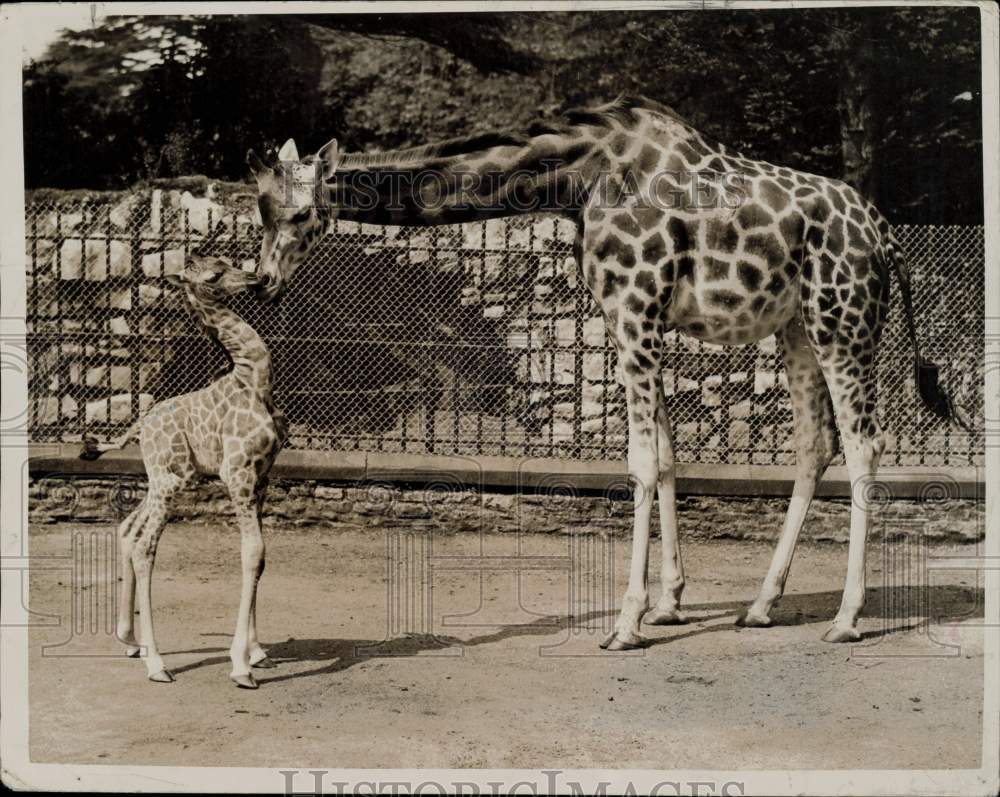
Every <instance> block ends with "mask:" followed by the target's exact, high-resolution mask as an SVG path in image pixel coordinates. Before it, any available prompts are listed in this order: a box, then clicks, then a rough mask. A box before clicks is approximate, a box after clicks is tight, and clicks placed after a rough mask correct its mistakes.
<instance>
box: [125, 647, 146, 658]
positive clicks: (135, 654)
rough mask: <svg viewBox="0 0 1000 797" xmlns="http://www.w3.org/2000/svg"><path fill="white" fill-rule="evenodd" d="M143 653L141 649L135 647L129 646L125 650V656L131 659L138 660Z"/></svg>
mask: <svg viewBox="0 0 1000 797" xmlns="http://www.w3.org/2000/svg"><path fill="white" fill-rule="evenodd" d="M141 652H142V649H141V648H139V647H136V646H135V645H129V646H128V647H127V648H125V655H126V656H128V657H129V658H130V659H137V658H139V654H140V653H141Z"/></svg>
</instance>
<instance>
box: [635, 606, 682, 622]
mask: <svg viewBox="0 0 1000 797" xmlns="http://www.w3.org/2000/svg"><path fill="white" fill-rule="evenodd" d="M642 621H643V622H644V623H645V624H646V625H685V624H686V623H687V621H688V619H687V615H685V614H684V612H682V611H681V610H680V609H651V610H650V611H648V612H647V613H646V616H645V617H643V618H642Z"/></svg>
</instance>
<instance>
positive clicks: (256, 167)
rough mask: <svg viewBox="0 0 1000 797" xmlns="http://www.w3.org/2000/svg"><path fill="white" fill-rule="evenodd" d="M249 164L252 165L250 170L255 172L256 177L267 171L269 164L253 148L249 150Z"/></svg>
mask: <svg viewBox="0 0 1000 797" xmlns="http://www.w3.org/2000/svg"><path fill="white" fill-rule="evenodd" d="M247 166H249V167H250V171H251V172H253V175H254V177H256V176H258V175H260V174H263V173H264V172H266V171H267V166H266V165H265V163H264V161H262V160H261V159H260V158H259V157H258V156H257V153H256V152H254V151H253V150H252V149H248V150H247Z"/></svg>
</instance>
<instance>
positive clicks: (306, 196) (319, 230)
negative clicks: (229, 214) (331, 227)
mask: <svg viewBox="0 0 1000 797" xmlns="http://www.w3.org/2000/svg"><path fill="white" fill-rule="evenodd" d="M338 153H339V150H338V148H337V140H336V139H333V140H332V141H330V142H328V143H327V144H326V145H324V146H323V147H322V148H321V149H320V151H319V152H318V153H317V154H316V155H310V156H308V157H306V158H303V159H301V160H300V159H299V152H298V148H297V147H296V146H295V142H294V141H293V140H292V139H288V141H286V142H285V145H284V146H283V147H282V148H281V150H280V151H279V152H278V162H277V163H276V164H275V165H274V166H273V167H271V166H267V165H265V164H264V162H263V161H262V160H261V159H260V158H259V157H257V155H256V154H254V151H253V150H250V151H249V152H247V165H248V166H249V167H250V171H252V172H253V175H254V179H255V180H256V181H257V206H258V208H259V209H260V220H261V224H262V226H263V232H264V236H263V240H262V241H261V249H260V265H259V266H258V268H257V273H258V274H259V275H260V278H261V289H260V291H259V293H258V298H260V299H262V300H264V301H268V302H270V301H274V300H275V299H277V298H278V297H280V296H281V295H282V294H283V293H284V292H285V289H286V287H287V281H288V280H289V279H291V277H292V274H294V273H295V269H297V268H298V267H299V264H301V263H302V261H303V260H305V259H306V257H307V256H308V254H309V252H310V251H311V250H312V248H313V246H314V245H315V244H316V243H318V242H319V239H320V237H321V236H322V234H323V231H324V229H325V228H326V224H327V222H328V221H329V220H330V218H331V217H332V213H331V208H329V207H327V205H326V202H327V199H326V197H327V192H326V190H325V184H326V181H328V180H329V179H330V178H332V177H333V174H334V172H335V171H336V168H337V159H338Z"/></svg>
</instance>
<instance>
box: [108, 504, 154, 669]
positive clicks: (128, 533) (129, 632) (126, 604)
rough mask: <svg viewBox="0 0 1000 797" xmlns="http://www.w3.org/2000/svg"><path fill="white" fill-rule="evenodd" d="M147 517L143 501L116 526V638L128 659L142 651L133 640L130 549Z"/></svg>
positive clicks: (132, 591)
mask: <svg viewBox="0 0 1000 797" xmlns="http://www.w3.org/2000/svg"><path fill="white" fill-rule="evenodd" d="M148 517H149V506H148V504H147V502H146V501H143V502H142V504H140V505H139V506H138V507H136V509H135V510H134V511H133V512H132V513H131V514H130V515H129V516H128V517H127V518H125V520H123V521H122V522H121V523H120V524H119V526H118V548H119V561H120V562H121V568H122V589H121V598H120V599H119V601H118V627H117V630H116V636H117V637H118V639H119V640H120V641H121V642H122V643H123V644H124V645H125V655H126V656H128V657H129V658H136V657H138V655H139V653H140V652H141V650H142V649H141V648H140V647H139V642H138V641H137V640H136V638H135V630H134V627H133V623H134V620H135V568H134V567H133V565H132V549H133V548H134V547H135V536H134V535H135V534H136V533H137V532H138V531H140V530H141V529H142V528H143V526H144V525H145V524H146V520H147V518H148Z"/></svg>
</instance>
